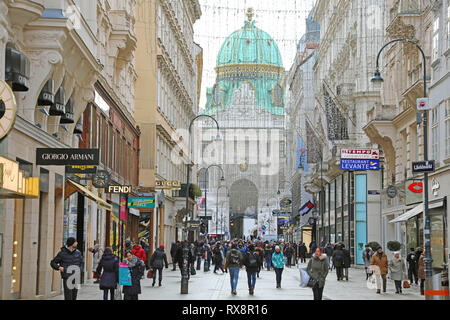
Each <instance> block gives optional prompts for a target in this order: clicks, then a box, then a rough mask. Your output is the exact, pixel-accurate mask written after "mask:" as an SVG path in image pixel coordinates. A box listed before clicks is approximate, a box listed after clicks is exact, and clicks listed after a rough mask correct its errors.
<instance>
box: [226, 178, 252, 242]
mask: <svg viewBox="0 0 450 320" xmlns="http://www.w3.org/2000/svg"><path fill="white" fill-rule="evenodd" d="M257 212H258V188H257V187H256V185H255V184H254V183H253V182H251V181H250V180H247V179H241V180H237V181H235V182H233V184H232V185H231V188H230V236H231V238H241V237H242V236H243V235H245V236H249V235H250V232H251V229H253V227H254V225H255V221H256V219H257Z"/></svg>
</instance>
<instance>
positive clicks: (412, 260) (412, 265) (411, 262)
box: [406, 248, 419, 284]
mask: <svg viewBox="0 0 450 320" xmlns="http://www.w3.org/2000/svg"><path fill="white" fill-rule="evenodd" d="M406 261H407V262H408V278H409V281H410V282H411V283H415V284H418V282H419V281H418V279H417V269H418V268H417V260H416V252H415V251H414V248H410V251H409V253H408V255H407V256H406Z"/></svg>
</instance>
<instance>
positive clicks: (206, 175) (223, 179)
mask: <svg viewBox="0 0 450 320" xmlns="http://www.w3.org/2000/svg"><path fill="white" fill-rule="evenodd" d="M211 167H217V168H219V169H220V171H222V177H221V178H220V181H225V177H224V173H223V169H222V167H221V166H219V165H217V164H212V165H210V166H209V167H208V168H206V171H205V177H209V176H208V170H209V168H211ZM208 180H209V178H208ZM208 187H209V184H208ZM207 193H208V188H205V219H206V208H207ZM206 230H207V232H208V231H209V230H208V227H207V228H206ZM216 233H217V230H216Z"/></svg>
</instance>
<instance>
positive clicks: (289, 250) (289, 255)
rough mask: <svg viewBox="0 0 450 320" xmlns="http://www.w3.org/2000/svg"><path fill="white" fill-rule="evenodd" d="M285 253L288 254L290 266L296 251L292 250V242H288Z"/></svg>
mask: <svg viewBox="0 0 450 320" xmlns="http://www.w3.org/2000/svg"><path fill="white" fill-rule="evenodd" d="M284 255H285V256H286V262H287V263H286V266H287V267H288V268H290V267H291V265H292V256H293V255H294V251H293V250H292V247H291V244H290V243H288V244H287V247H286V248H285V249H284Z"/></svg>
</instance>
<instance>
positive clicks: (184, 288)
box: [180, 115, 219, 294]
mask: <svg viewBox="0 0 450 320" xmlns="http://www.w3.org/2000/svg"><path fill="white" fill-rule="evenodd" d="M200 117H208V118H211V119H212V120H214V122H215V123H216V125H217V130H219V124H218V123H217V120H216V119H214V118H213V117H211V116H208V115H199V116H196V117H195V118H194V119H192V120H191V123H190V124H189V132H188V133H189V138H188V151H187V152H188V161H187V164H186V168H187V173H186V216H185V221H184V229H185V232H184V243H183V269H182V272H181V290H180V293H181V294H188V292H189V276H188V272H189V270H188V268H187V264H188V258H189V249H188V241H187V240H188V239H187V235H188V230H187V219H188V216H189V189H190V183H189V179H190V171H191V166H190V165H191V140H192V134H191V132H192V124H193V123H194V121H195V120H197V119H198V118H200Z"/></svg>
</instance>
